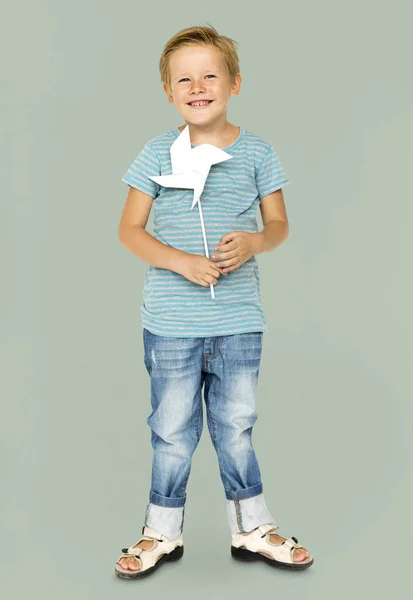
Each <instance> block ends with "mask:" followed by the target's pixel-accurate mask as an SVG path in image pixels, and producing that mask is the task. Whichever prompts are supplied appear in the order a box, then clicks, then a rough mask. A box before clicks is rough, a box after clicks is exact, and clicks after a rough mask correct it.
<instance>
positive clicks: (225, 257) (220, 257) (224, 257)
mask: <svg viewBox="0 0 413 600" xmlns="http://www.w3.org/2000/svg"><path fill="white" fill-rule="evenodd" d="M237 254H238V250H232V251H228V252H222V254H214V255H213V256H212V257H211V258H213V259H215V260H216V261H219V262H220V263H221V261H223V260H228V258H235V256H237Z"/></svg>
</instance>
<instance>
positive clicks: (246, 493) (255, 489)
mask: <svg viewBox="0 0 413 600" xmlns="http://www.w3.org/2000/svg"><path fill="white" fill-rule="evenodd" d="M258 494H262V483H257V484H256V485H253V486H252V487H249V488H245V489H243V490H237V491H235V492H229V491H228V490H225V496H226V499H227V500H245V498H251V497H252V496H257V495H258Z"/></svg>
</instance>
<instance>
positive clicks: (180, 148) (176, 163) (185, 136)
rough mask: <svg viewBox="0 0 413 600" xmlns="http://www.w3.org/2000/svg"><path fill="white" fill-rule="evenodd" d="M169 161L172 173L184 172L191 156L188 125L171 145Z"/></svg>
mask: <svg viewBox="0 0 413 600" xmlns="http://www.w3.org/2000/svg"><path fill="white" fill-rule="evenodd" d="M170 152H171V163H172V173H174V174H175V175H177V174H179V173H184V172H185V171H187V170H188V165H189V162H190V156H191V140H190V138H189V127H188V125H187V126H186V127H185V129H184V130H183V131H182V132H181V134H180V135H179V136H178V137H177V138H176V140H175V141H174V143H173V144H172V146H171V150H170Z"/></svg>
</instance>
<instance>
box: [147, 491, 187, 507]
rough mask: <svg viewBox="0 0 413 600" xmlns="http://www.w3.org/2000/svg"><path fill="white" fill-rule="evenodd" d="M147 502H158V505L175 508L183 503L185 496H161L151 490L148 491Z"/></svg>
mask: <svg viewBox="0 0 413 600" xmlns="http://www.w3.org/2000/svg"><path fill="white" fill-rule="evenodd" d="M149 502H151V503H152V504H158V505H159V506H168V507H169V508H177V507H182V506H184V505H185V502H186V496H182V497H180V498H168V497H167V496H161V495H160V494H157V493H156V492H153V491H152V490H151V491H150V493H149Z"/></svg>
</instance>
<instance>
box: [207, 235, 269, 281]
mask: <svg viewBox="0 0 413 600" xmlns="http://www.w3.org/2000/svg"><path fill="white" fill-rule="evenodd" d="M258 236H259V234H257V233H250V232H248V231H232V232H231V233H228V234H227V235H224V237H223V238H222V239H221V242H220V244H219V246H217V247H216V248H215V250H217V251H218V252H220V254H213V255H212V256H211V258H212V259H216V260H217V261H219V262H218V263H217V264H216V266H217V267H219V268H220V269H221V270H222V272H223V273H224V275H226V274H227V273H229V272H230V271H234V270H235V269H237V268H238V267H240V266H241V265H243V264H244V263H245V262H246V261H247V260H249V259H250V258H251V256H254V254H257V253H258V252H259V237H258Z"/></svg>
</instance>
